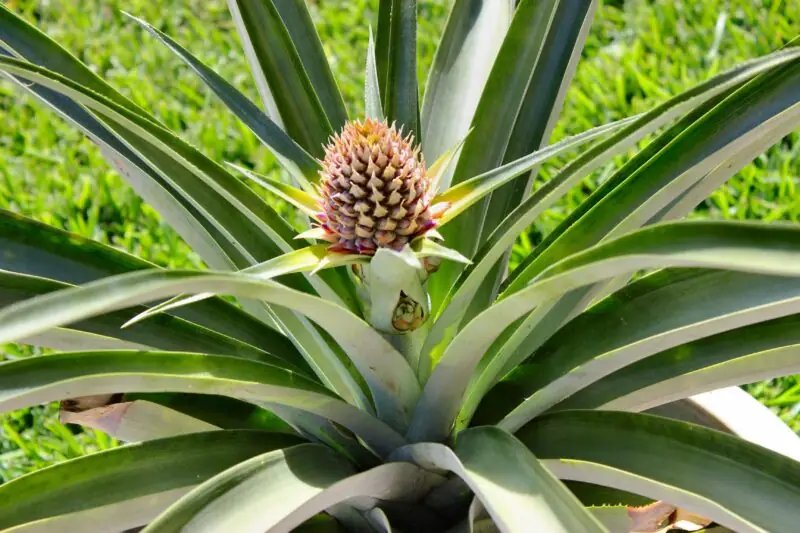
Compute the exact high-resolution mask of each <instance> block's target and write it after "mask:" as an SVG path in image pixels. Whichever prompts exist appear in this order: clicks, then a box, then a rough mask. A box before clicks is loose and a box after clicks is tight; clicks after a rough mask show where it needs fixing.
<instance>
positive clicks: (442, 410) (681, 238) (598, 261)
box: [409, 222, 800, 440]
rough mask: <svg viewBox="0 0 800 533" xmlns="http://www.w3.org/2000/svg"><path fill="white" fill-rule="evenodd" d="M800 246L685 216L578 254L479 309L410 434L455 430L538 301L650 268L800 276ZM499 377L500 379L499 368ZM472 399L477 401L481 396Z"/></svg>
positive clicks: (788, 233)
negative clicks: (499, 350)
mask: <svg viewBox="0 0 800 533" xmlns="http://www.w3.org/2000/svg"><path fill="white" fill-rule="evenodd" d="M798 246H800V231H798V230H797V229H796V228H792V227H789V226H766V225H758V224H726V223H718V222H684V223H672V224H665V225H661V226H651V227H649V228H645V229H643V230H640V231H638V232H634V233H631V234H629V235H626V236H625V237H621V238H619V239H616V240H613V241H609V242H608V243H605V244H601V245H599V246H596V247H594V248H590V249H589V250H587V251H585V252H583V253H580V254H576V255H573V256H571V257H570V258H568V259H566V260H564V261H562V262H560V263H558V264H557V265H554V266H553V267H552V268H551V269H549V270H548V271H546V272H545V273H543V274H542V275H541V276H540V277H539V278H537V280H535V282H534V283H532V284H531V285H529V286H528V287H526V288H525V289H523V290H521V291H519V292H517V293H514V294H512V295H510V296H509V297H507V298H504V299H502V300H501V301H500V302H499V303H497V304H495V305H494V306H492V307H491V308H489V309H488V310H486V311H484V312H483V313H481V314H480V315H478V316H477V317H476V318H475V319H473V320H472V321H471V322H470V323H469V324H468V325H467V326H466V327H465V328H464V329H463V330H462V331H461V332H460V333H459V334H458V336H456V338H455V339H454V340H453V342H452V343H450V345H449V346H448V348H447V349H446V350H445V352H444V355H443V356H442V358H441V360H440V361H439V363H438V365H437V366H436V368H435V369H434V372H433V374H432V376H431V378H430V380H428V382H427V384H426V385H425V388H424V390H423V394H422V397H421V399H420V402H419V403H418V405H417V408H416V410H415V414H414V418H413V419H412V423H411V428H410V429H409V436H410V438H411V440H418V439H421V438H425V439H433V440H436V439H439V438H443V437H445V436H447V435H448V434H449V432H450V430H451V428H452V424H453V422H454V421H455V416H454V414H455V411H458V410H459V409H460V408H461V404H462V400H463V399H464V395H465V393H466V392H467V388H468V384H469V383H470V381H471V378H472V376H473V374H474V372H475V371H476V370H477V371H478V374H479V375H480V374H481V373H482V371H483V370H484V369H485V368H486V367H487V366H489V365H491V364H492V363H493V361H491V360H489V361H487V360H484V361H481V358H482V357H483V355H484V354H485V353H486V351H487V350H488V348H489V347H490V346H491V344H492V342H493V341H494V340H495V339H496V338H497V337H498V336H499V335H500V334H501V333H502V332H503V330H504V329H505V328H506V327H507V326H508V325H509V324H510V323H512V322H513V321H515V320H516V319H518V318H520V317H521V316H524V315H525V314H527V313H529V312H530V311H531V310H532V309H534V308H536V307H537V306H539V305H542V304H546V303H547V302H549V301H551V300H553V299H555V298H558V297H560V296H561V295H563V294H566V293H569V292H570V291H572V290H574V289H577V288H580V287H583V286H586V285H589V284H592V283H595V282H597V281H600V280H603V279H610V278H613V277H615V276H617V275H620V274H621V273H628V272H630V273H634V272H636V271H638V270H642V269H648V268H659V267H667V266H684V267H689V266H694V267H703V268H720V269H729V270H739V271H748V272H755V273H763V274H770V275H785V276H792V275H798V274H800V267H798V266H796V265H800V263H797V262H796V259H797V258H795V257H794V256H795V255H796V254H797V253H799V252H800V248H799V247H798ZM793 262H794V264H793ZM494 366H495V369H494V371H495V372H498V373H499V368H498V367H499V366H500V365H497V364H496V362H495V365H494ZM495 376H496V377H498V378H499V376H498V374H497V373H496V374H495ZM567 381H570V383H572V381H571V380H567ZM572 386H574V384H572ZM571 392H574V390H571V391H570V390H569V387H568V386H567V385H566V382H565V384H564V386H563V387H558V388H557V389H551V390H548V394H547V396H542V397H541V398H538V399H537V400H539V401H537V402H536V404H535V405H536V412H541V410H542V409H546V408H547V407H550V406H551V405H553V403H555V402H557V401H559V400H561V399H563V398H565V397H566V396H568V395H569V394H570V393H571ZM468 404H469V405H477V398H475V399H473V400H470V401H469V402H468ZM434 405H435V406H436V407H435V408H432V406H434ZM532 405H534V404H530V405H526V409H531V406H532ZM468 410H469V409H468ZM530 412H531V411H527V412H526V416H527V414H528V413H530ZM469 414H470V415H471V411H470V412H469ZM527 420H529V418H525V417H515V419H513V420H510V419H508V418H507V419H506V421H505V422H504V424H503V426H502V427H504V428H514V427H519V425H518V424H519V423H520V421H522V423H524V422H525V421H527Z"/></svg>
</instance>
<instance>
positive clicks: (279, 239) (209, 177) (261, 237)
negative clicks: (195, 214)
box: [0, 58, 355, 353]
mask: <svg viewBox="0 0 800 533" xmlns="http://www.w3.org/2000/svg"><path fill="white" fill-rule="evenodd" d="M3 62H10V63H13V64H14V65H15V66H13V67H12V66H10V64H9V65H2V63H3ZM17 68H18V69H19V70H20V71H22V72H25V74H24V75H25V76H26V78H36V79H37V80H38V81H40V82H41V83H43V84H45V85H50V86H51V87H58V88H59V89H60V90H62V91H65V92H67V93H69V95H70V96H72V97H75V98H78V99H79V100H81V102H82V103H84V104H86V105H88V106H89V107H92V106H94V107H95V108H97V109H95V111H97V110H98V109H99V110H102V111H104V112H107V113H109V115H113V116H114V117H115V119H114V120H120V121H121V122H124V123H125V124H126V125H127V126H126V127H127V128H128V129H127V130H125V131H127V132H128V133H127V135H128V136H127V137H126V142H128V143H131V144H132V145H134V146H135V147H136V148H137V150H139V151H140V152H146V153H148V155H149V156H150V157H155V158H157V161H158V163H159V172H160V173H162V175H163V176H164V177H165V178H169V179H173V178H181V179H184V180H188V182H186V183H183V184H182V185H183V186H184V187H187V186H188V187H190V188H191V189H192V191H193V194H194V195H195V196H194V197H193V201H194V202H197V206H202V207H203V209H208V208H212V209H214V210H215V217H216V218H215V222H216V224H218V225H220V226H219V228H218V229H221V230H226V231H230V232H232V234H231V233H228V235H227V236H226V238H225V239H223V240H226V241H227V240H231V241H233V243H234V244H236V245H237V247H238V249H239V251H241V252H244V253H246V254H248V255H249V259H247V263H249V264H254V263H257V262H259V261H261V260H264V259H268V258H270V257H274V256H277V255H280V254H281V253H283V252H286V251H290V250H292V249H293V248H294V247H296V246H298V245H297V244H295V243H294V242H293V239H292V237H293V230H292V229H291V228H290V227H289V226H288V224H287V223H286V222H285V221H284V220H283V219H282V218H281V217H279V216H278V214H277V213H275V211H274V210H272V209H271V208H270V207H269V206H268V205H267V204H266V203H265V202H264V201H262V200H261V199H260V198H258V196H256V195H255V193H254V192H253V191H252V190H251V189H249V188H248V187H247V186H246V185H244V184H243V183H241V182H240V181H239V180H237V179H236V178H235V177H234V176H232V175H230V174H229V173H227V172H225V171H224V169H222V167H220V166H219V165H217V164H215V163H214V162H213V161H211V160H209V159H207V158H205V156H203V155H202V154H200V153H199V152H197V151H196V150H194V149H193V148H192V147H191V146H189V145H188V144H186V143H184V142H183V141H181V140H180V139H178V138H177V137H175V136H174V135H173V134H172V133H170V132H169V131H167V130H164V129H161V128H159V127H157V126H156V125H154V124H151V123H149V122H147V121H145V120H143V119H140V118H139V117H134V116H131V115H129V114H126V113H127V112H126V111H124V110H122V109H121V108H114V105H113V104H112V103H110V102H103V101H100V100H102V98H101V97H99V96H98V95H96V94H94V93H92V92H91V91H88V90H86V89H85V88H82V87H80V86H77V85H75V84H73V83H72V82H71V81H69V80H65V79H61V78H60V77H58V76H56V75H55V74H52V73H48V72H47V71H44V70H43V69H40V68H38V67H35V66H33V65H27V64H25V63H22V62H18V61H14V60H11V59H5V58H0V69H14V70H16V69H17ZM109 106H111V107H109ZM112 108H113V109H112ZM105 120H106V122H107V123H110V124H112V125H114V126H115V127H116V128H122V126H121V125H120V124H118V123H116V122H115V121H114V120H112V119H111V118H109V116H106V117H105ZM138 135H142V137H139V136H138ZM151 143H155V144H151ZM162 150H163V151H162ZM187 171H188V172H187ZM199 200H202V201H199ZM234 235H235V237H234ZM244 266H247V264H245V265H244ZM341 275H342V274H341V273H336V272H333V271H332V273H331V276H330V277H326V278H325V279H326V280H327V281H328V282H330V283H331V286H332V287H334V288H336V289H337V292H338V293H339V295H340V296H342V297H343V298H346V301H348V302H349V303H350V304H351V306H353V305H355V304H354V299H355V296H354V295H352V294H351V293H352V287H351V286H350V285H349V281H348V280H346V279H344V278H341V277H340V276H341ZM337 277H339V279H337ZM289 281H290V280H286V282H287V283H288V282H289ZM309 282H310V283H311V284H312V285H317V286H318V287H319V286H320V285H322V284H324V283H326V282H325V281H323V279H322V276H321V277H320V279H310V280H309ZM298 283H299V285H298ZM293 285H295V286H299V287H302V288H304V289H305V290H310V287H308V285H307V283H306V282H305V280H303V279H298V280H295V282H294V283H293ZM275 313H276V314H277V316H278V318H279V320H280V321H281V323H282V325H283V326H284V327H286V329H287V330H288V331H289V332H290V333H291V335H292V336H293V337H294V339H295V340H296V341H297V342H298V343H299V344H300V345H301V347H302V348H303V350H304V351H306V352H311V353H318V352H319V351H325V350H330V348H329V347H328V346H327V344H326V343H325V341H324V340H323V339H319V338H318V336H316V332H314V331H313V326H312V325H310V324H307V323H303V322H302V321H299V322H298V319H297V317H295V316H291V314H290V315H289V316H287V314H286V313H285V312H283V311H282V310H280V309H277V310H276V311H275Z"/></svg>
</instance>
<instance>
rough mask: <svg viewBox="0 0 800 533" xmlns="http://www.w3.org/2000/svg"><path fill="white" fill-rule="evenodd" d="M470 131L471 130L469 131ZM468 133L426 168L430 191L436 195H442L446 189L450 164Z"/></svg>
mask: <svg viewBox="0 0 800 533" xmlns="http://www.w3.org/2000/svg"><path fill="white" fill-rule="evenodd" d="M470 131H471V130H470ZM470 131H468V132H467V134H466V135H465V136H464V137H463V138H462V139H461V140H460V141H459V142H458V143H457V144H455V145H454V146H452V147H450V149H449V150H447V151H446V152H445V153H443V154H442V155H441V156H440V157H439V158H438V159H437V160H436V162H434V163H433V165H431V166H430V168H428V176H430V178H431V189H430V190H431V191H433V192H434V193H435V194H436V193H442V192H444V190H445V189H447V187H448V183H447V181H448V180H449V178H447V176H448V173H449V171H450V170H451V168H450V164H451V163H452V162H453V160H454V159H455V158H456V156H457V155H458V154H459V153H460V151H461V148H462V147H463V146H464V143H465V142H466V141H467V137H468V136H469V134H470Z"/></svg>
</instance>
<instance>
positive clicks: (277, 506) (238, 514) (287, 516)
mask: <svg viewBox="0 0 800 533" xmlns="http://www.w3.org/2000/svg"><path fill="white" fill-rule="evenodd" d="M353 474H355V470H354V468H353V466H352V465H350V464H349V463H348V462H347V461H346V460H344V459H343V458H342V457H341V456H340V455H338V454H337V453H335V452H334V451H333V450H331V449H329V448H326V447H324V446H321V445H318V444H301V445H299V446H294V447H291V448H288V449H285V450H276V451H274V452H267V453H265V454H262V455H258V456H256V457H253V458H251V459H250V460H247V461H244V462H241V463H239V464H237V465H235V466H233V467H232V468H229V469H228V470H225V471H224V472H221V473H220V474H218V475H216V476H214V477H213V478H211V479H209V480H208V481H206V482H205V483H203V484H201V485H200V486H198V487H197V488H196V489H194V490H193V491H192V492H190V493H189V494H187V495H186V496H184V497H183V498H181V499H180V500H179V501H177V502H176V503H175V504H174V505H172V506H170V508H169V509H167V510H166V511H165V512H164V513H162V514H161V516H159V517H158V518H156V520H154V521H153V522H152V523H151V524H150V525H149V526H147V527H146V528H145V530H144V531H145V533H168V532H175V533H178V532H180V531H187V530H191V531H198V532H201V531H209V532H211V531H236V532H241V533H246V532H248V531H253V532H263V531H268V530H271V528H280V529H282V530H285V531H291V530H292V528H293V527H294V526H297V525H299V524H300V523H302V522H303V521H304V520H305V519H306V518H310V516H304V515H305V513H302V514H301V512H302V511H303V507H304V504H307V502H308V501H309V500H312V499H313V498H314V497H315V496H319V495H320V493H322V492H324V491H325V489H326V488H328V487H329V486H330V485H333V484H335V483H336V482H338V481H341V480H342V479H344V478H347V477H349V476H351V475H353ZM310 507H311V506H308V508H310ZM320 510H324V509H320ZM313 514H316V513H312V514H311V516H313Z"/></svg>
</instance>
